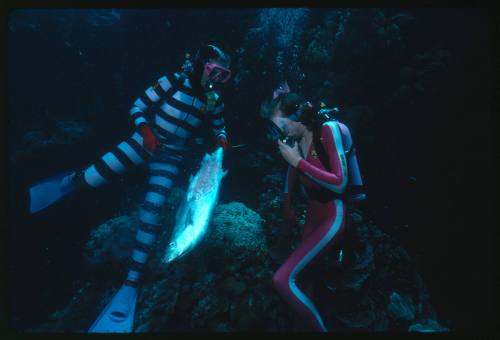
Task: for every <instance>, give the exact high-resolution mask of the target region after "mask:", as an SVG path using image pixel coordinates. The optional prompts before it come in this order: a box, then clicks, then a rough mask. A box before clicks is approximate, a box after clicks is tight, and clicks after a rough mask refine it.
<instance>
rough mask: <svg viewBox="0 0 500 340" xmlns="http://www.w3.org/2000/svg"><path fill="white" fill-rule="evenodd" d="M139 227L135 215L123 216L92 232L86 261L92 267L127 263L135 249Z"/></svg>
mask: <svg viewBox="0 0 500 340" xmlns="http://www.w3.org/2000/svg"><path fill="white" fill-rule="evenodd" d="M138 225H139V220H138V218H137V216H136V215H135V214H133V215H123V216H118V217H115V218H112V219H110V220H108V221H106V222H104V223H103V224H101V225H100V226H98V227H97V228H95V229H94V230H92V231H91V232H90V239H89V241H88V242H87V244H86V246H85V250H84V255H85V261H86V262H87V263H88V264H92V265H101V264H105V263H114V262H115V263H116V262H120V263H121V262H124V261H126V260H127V258H128V257H129V256H130V253H131V251H132V249H133V245H134V238H135V232H136V229H137V226H138Z"/></svg>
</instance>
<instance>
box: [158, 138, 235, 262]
mask: <svg viewBox="0 0 500 340" xmlns="http://www.w3.org/2000/svg"><path fill="white" fill-rule="evenodd" d="M222 156H223V150H222V148H221V147H220V148H218V149H217V150H216V151H215V152H214V153H213V154H211V155H210V154H205V156H204V157H203V159H202V161H201V166H200V169H199V170H198V172H197V173H196V174H195V175H194V176H191V178H190V180H189V188H188V190H187V192H186V197H185V199H184V201H183V202H182V204H181V206H180V207H179V210H178V211H177V215H176V221H175V227H174V230H173V232H172V237H171V239H170V242H169V243H168V245H167V248H166V249H165V254H164V256H163V258H162V262H164V263H169V262H172V261H174V260H175V259H178V258H180V257H182V256H184V255H186V254H187V253H188V252H189V251H191V250H192V249H193V248H194V247H195V246H196V245H197V244H198V243H199V242H200V241H201V239H202V238H203V236H205V234H206V232H207V229H208V225H209V222H210V218H211V217H212V213H213V210H214V208H215V205H216V204H217V200H218V196H219V188H220V182H221V180H222V178H223V177H224V176H225V175H226V174H227V171H223V170H222Z"/></svg>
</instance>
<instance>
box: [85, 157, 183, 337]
mask: <svg viewBox="0 0 500 340" xmlns="http://www.w3.org/2000/svg"><path fill="white" fill-rule="evenodd" d="M158 156H162V157H161V159H160V158H159V157H158ZM181 160H182V157H181V156H176V157H168V156H165V154H164V152H163V153H162V152H161V151H157V152H156V153H155V155H153V157H152V160H151V163H150V164H149V168H150V177H149V185H148V191H147V193H146V197H145V199H144V202H143V204H142V206H141V207H140V208H139V220H140V225H139V229H138V230H137V234H136V239H135V247H134V249H133V251H132V255H131V258H130V266H129V271H128V274H127V278H126V279H125V282H124V283H123V284H122V286H121V288H120V289H119V290H118V293H116V295H115V296H114V297H113V299H112V300H111V301H110V302H109V303H108V305H107V306H106V308H105V309H104V310H103V311H102V313H101V314H100V315H99V317H98V318H97V320H96V321H95V322H94V323H93V324H92V326H91V327H90V330H89V331H90V332H132V331H133V324H134V314H135V305H136V301H137V294H138V287H139V281H140V278H141V275H142V273H143V272H144V270H145V268H146V263H147V260H148V258H149V256H150V254H151V252H152V251H153V250H154V246H155V241H156V237H157V234H158V232H159V230H160V225H161V223H160V222H161V221H160V213H161V210H162V208H163V205H164V204H165V201H166V197H167V196H168V194H169V192H170V189H171V188H172V185H173V183H174V181H175V180H176V178H177V175H178V172H179V166H180V162H181Z"/></svg>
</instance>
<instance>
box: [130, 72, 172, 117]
mask: <svg viewBox="0 0 500 340" xmlns="http://www.w3.org/2000/svg"><path fill="white" fill-rule="evenodd" d="M170 88H172V84H171V82H170V80H169V79H168V78H167V76H163V77H161V78H160V79H158V81H157V82H156V83H155V84H154V85H153V86H150V87H148V88H147V89H146V91H144V93H143V94H142V95H140V96H139V97H138V98H137V99H136V100H135V102H134V104H133V105H132V107H131V108H130V111H129V114H130V117H131V118H132V120H133V122H134V125H135V126H136V127H139V125H141V124H143V123H146V124H147V119H146V115H145V113H146V112H147V111H148V110H149V108H150V107H151V106H152V105H153V104H154V103H156V102H158V101H159V100H160V99H161V98H162V97H163V96H164V95H165V93H166V92H167V91H168V90H169V89H170Z"/></svg>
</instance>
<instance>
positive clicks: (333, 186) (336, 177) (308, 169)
mask: <svg viewBox="0 0 500 340" xmlns="http://www.w3.org/2000/svg"><path fill="white" fill-rule="evenodd" d="M321 138H322V142H323V145H324V147H325V151H326V152H327V153H328V159H329V163H330V171H326V170H323V169H320V168H318V167H316V166H314V165H312V164H311V163H309V162H308V161H306V160H304V159H300V160H299V162H298V164H297V169H298V170H299V171H302V172H303V173H304V174H306V175H307V176H308V177H309V178H311V179H312V180H313V181H315V182H316V183H318V184H319V185H321V186H322V187H325V188H327V189H329V190H332V191H334V192H336V193H343V192H344V191H345V189H346V185H347V162H346V158H345V154H344V147H343V145H342V137H341V135H340V129H339V127H338V125H337V124H336V123H334V122H329V123H327V124H324V125H323V126H322V128H321Z"/></svg>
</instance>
